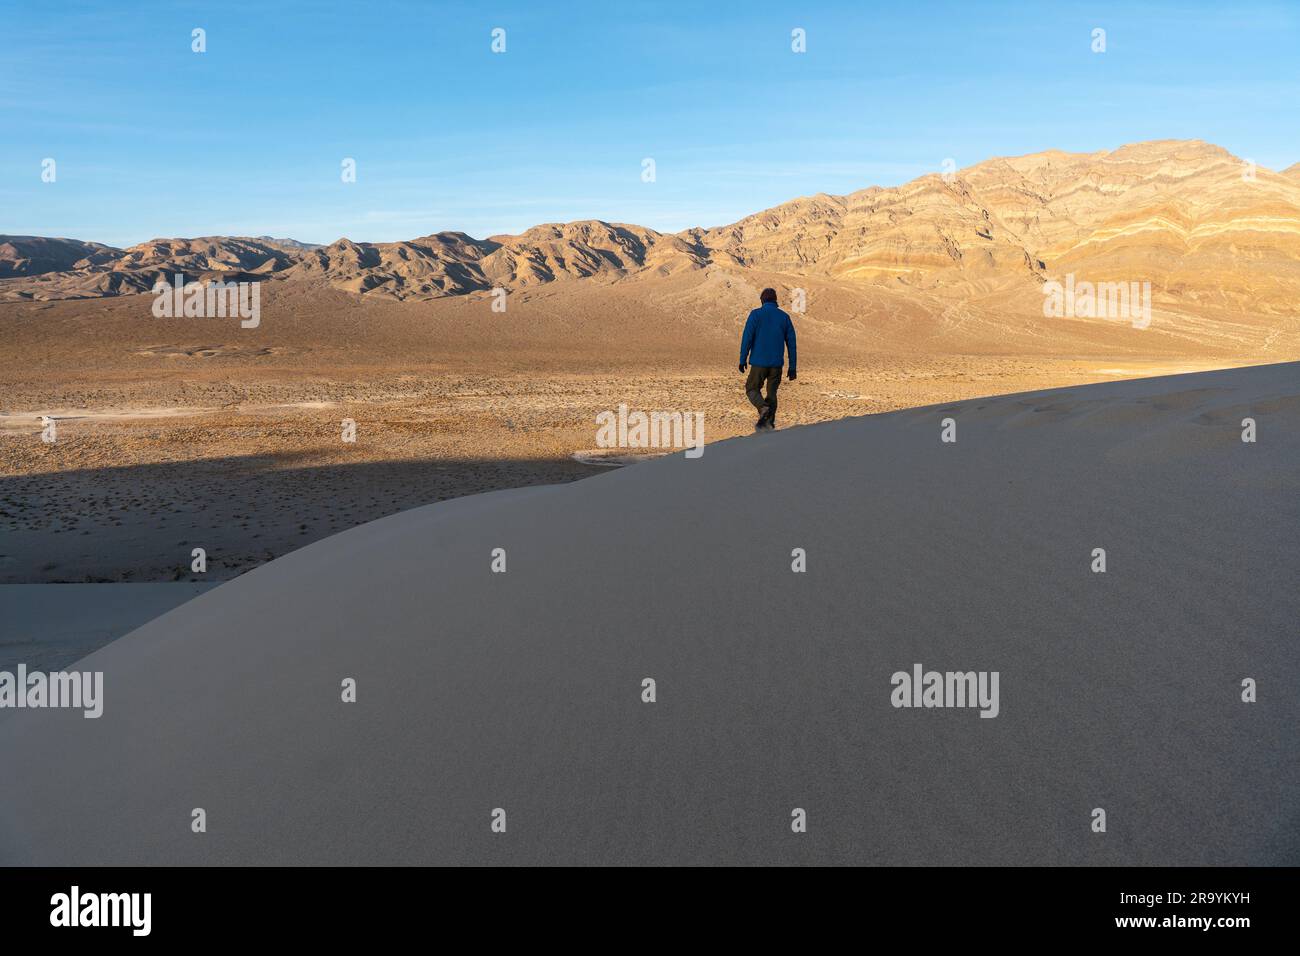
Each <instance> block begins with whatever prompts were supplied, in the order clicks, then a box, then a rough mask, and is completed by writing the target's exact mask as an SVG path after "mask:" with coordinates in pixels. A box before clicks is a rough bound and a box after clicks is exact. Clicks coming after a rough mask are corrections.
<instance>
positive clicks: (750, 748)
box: [0, 363, 1300, 866]
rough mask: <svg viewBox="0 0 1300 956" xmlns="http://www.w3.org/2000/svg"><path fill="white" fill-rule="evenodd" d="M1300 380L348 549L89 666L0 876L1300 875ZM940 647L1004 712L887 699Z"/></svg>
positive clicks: (505, 507)
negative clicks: (649, 699) (502, 817)
mask: <svg viewBox="0 0 1300 956" xmlns="http://www.w3.org/2000/svg"><path fill="white" fill-rule="evenodd" d="M1297 373H1300V364H1297V363H1292V364H1279V365H1269V366H1259V367H1252V368H1238V369H1229V370H1222V371H1214V372H1205V373H1199V374H1192V375H1176V376H1169V377H1163V378H1152V379H1142V380H1132V381H1123V382H1113V383H1107V384H1102V385H1087V386H1082V387H1073V388H1066V389H1055V390H1050V391H1045V392H1033V393H1023V394H1015V395H1003V396H997V397H992V398H980V399H972V400H969V401H963V402H955V403H948V404H945V405H941V406H931V407H927V408H916V409H907V410H903V411H898V412H893V413H889V414H885V415H875V416H866V417H860V418H852V419H843V420H840V421H835V422H827V423H823V424H820V425H813V426H808V427H803V428H795V429H791V430H788V431H781V432H776V433H774V434H770V435H762V436H757V437H753V438H747V439H739V440H731V441H725V442H721V443H715V444H711V445H710V446H709V447H708V448H707V449H706V451H705V454H704V455H703V457H702V458H699V459H695V460H688V459H685V458H684V457H682V456H681V455H674V456H672V457H670V458H663V459H658V460H655V461H652V462H648V463H645V464H642V465H637V466H635V467H633V468H627V469H622V470H618V471H613V472H606V473H603V474H601V475H599V476H597V477H594V478H590V479H586V480H583V481H581V482H577V483H574V484H569V485H562V486H551V487H539V488H528V489H518V490H513V491H507V492H499V493H495V494H490V495H480V496H475V497H469V498H460V499H456V500H454V501H450V502H445V503H442V504H437V505H431V506H427V507H423V508H417V509H415V510H411V511H407V512H403V513H402V514H400V515H394V516H392V517H389V518H385V519H381V520H379V521H375V522H371V523H369V524H366V525H363V526H361V527H358V528H354V529H352V530H350V531H347V532H344V533H342V534H339V535H336V536H334V537H331V538H328V539H325V540H322V541H320V542H317V543H316V544H314V545H311V546H309V547H306V548H303V549H302V550H300V551H297V552H295V553H293V554H290V555H287V556H286V557H283V558H280V559H278V560H276V561H274V562H272V563H271V564H269V565H267V566H265V567H263V568H260V569H258V570H256V571H253V572H251V573H249V574H246V575H244V576H242V577H240V578H238V579H236V580H234V581H231V582H228V583H226V584H223V585H221V586H220V587H218V588H216V589H214V590H212V591H210V592H208V593H206V594H204V595H202V596H200V597H198V598H196V599H195V600H193V601H191V602H190V603H188V604H186V605H183V606H182V607H180V608H178V609H177V610H175V611H173V612H171V613H169V614H167V615H165V616H164V617H162V618H159V619H158V620H156V621H153V622H151V623H149V624H147V625H145V626H144V627H142V628H140V629H139V630H136V631H134V632H132V633H131V634H129V635H127V636H125V637H123V638H121V639H119V640H117V641H115V642H113V643H112V644H109V645H108V646H107V647H104V648H103V649H101V650H99V651H98V652H96V653H94V654H92V655H91V656H89V657H87V658H85V659H84V660H82V661H81V662H80V663H79V664H78V665H77V666H78V668H80V669H84V670H96V671H102V672H103V673H104V697H105V703H104V713H103V716H102V717H101V718H99V719H96V720H86V719H84V718H83V717H82V715H81V713H80V712H70V711H51V710H28V711H8V712H0V759H3V761H4V765H5V766H6V767H16V768H30V772H25V773H15V774H12V775H11V776H10V777H9V778H8V779H7V780H6V784H5V787H4V789H3V794H2V795H0V862H2V863H6V864H14V863H19V864H42V865H61V864H63V865H66V864H76V865H82V866H84V865H93V864H187V865H213V864H271V863H275V864H357V863H380V862H383V863H389V864H393V863H434V864H452V863H462V864H464V863H469V864H488V863H514V864H542V863H583V864H593V863H605V864H631V863H639V864H647V863H651V864H668V863H672V864H706V863H714V864H716V863H740V864H767V863H855V864H1009V865H1020V864H1035V863H1037V864H1043V863H1051V864H1058V865H1059V864H1077V865H1176V864H1184V865H1207V864H1212V865H1234V864H1236V865H1240V864H1250V865H1270V864H1273V865H1277V864H1290V865H1295V864H1296V863H1297V862H1300V835H1298V834H1297V831H1296V828H1295V826H1294V821H1295V818H1296V813H1297V810H1298V809H1300V807H1298V806H1297V797H1296V794H1297V793H1300V786H1298V785H1300V760H1297V759H1296V757H1297V752H1296V737H1295V734H1294V728H1295V726H1296V725H1297V722H1298V720H1300V660H1298V659H1297V657H1296V655H1295V654H1294V652H1293V649H1294V628H1295V621H1296V619H1297V616H1298V615H1300V593H1298V592H1297V591H1296V589H1295V587H1294V581H1295V575H1296V572H1297V571H1300V551H1298V549H1297V542H1296V539H1295V533H1294V530H1295V527H1296V526H1297V523H1298V522H1300V494H1298V493H1297V492H1298V491H1300V479H1298V478H1297V476H1298V475H1300V468H1297V465H1298V464H1300V375H1298V374H1297ZM1245 417H1251V418H1253V419H1255V421H1256V423H1257V439H1258V440H1257V441H1256V442H1255V443H1245V442H1243V441H1242V440H1241V429H1242V419H1243V418H1245ZM945 418H952V419H953V420H954V421H955V422H956V427H957V441H956V442H955V443H951V444H948V443H943V442H941V441H940V433H941V421H942V420H943V419H945ZM756 511H758V512H761V513H763V514H765V515H766V518H765V519H764V520H763V522H762V527H761V530H756V529H755V517H754V515H755V513H756ZM1097 547H1104V548H1105V549H1106V551H1107V554H1108V561H1109V567H1108V569H1107V572H1106V573H1104V574H1097V573H1093V571H1092V570H1091V568H1090V565H1091V562H1092V560H1093V549H1094V548H1097ZM494 548H504V549H505V550H506V553H507V555H508V562H509V563H508V570H507V572H506V573H504V574H494V573H493V572H492V571H491V569H490V562H491V559H492V550H493V549H494ZM793 548H802V549H804V550H805V552H806V557H807V571H806V572H805V573H801V574H794V573H792V572H791V551H792V549H793ZM559 554H562V555H563V558H564V560H563V561H560V560H557V559H556V558H557V555H559ZM917 663H920V664H922V665H924V666H925V667H927V668H935V669H937V670H940V671H946V670H952V669H956V670H963V671H964V670H968V669H971V670H980V671H996V672H998V673H999V674H1000V678H1001V680H1000V687H1001V701H1000V708H999V713H998V716H997V717H996V718H995V719H981V718H980V717H979V716H978V714H976V713H975V712H973V711H969V710H966V711H963V710H899V709H897V708H895V707H893V706H892V705H891V674H893V673H894V672H897V671H910V670H911V669H912V668H913V666H914V665H915V664H917ZM647 677H649V678H653V679H654V680H655V681H656V687H657V699H656V701H655V703H652V704H651V703H644V702H643V701H642V696H641V695H642V690H643V681H644V679H645V678H647ZM1246 677H1250V678H1253V679H1255V680H1257V681H1258V685H1259V688H1260V698H1259V703H1257V704H1246V703H1243V702H1242V701H1241V699H1240V693H1241V681H1242V679H1243V678H1246ZM345 678H352V679H355V681H356V686H357V699H356V702H355V703H343V702H342V700H341V697H340V687H341V686H342V682H343V680H344V679H345ZM195 807H202V808H204V810H205V811H206V814H207V820H208V827H207V832H206V833H204V834H195V833H193V832H191V830H190V821H191V811H192V809H193V808H195ZM796 807H798V808H802V809H804V810H805V811H806V812H807V818H808V821H809V826H808V832H807V833H806V834H802V835H794V834H792V833H791V830H790V819H791V812H792V808H796ZM1095 807H1103V808H1105V809H1106V811H1107V814H1108V830H1107V832H1106V833H1105V834H1095V833H1092V832H1091V830H1090V822H1091V812H1092V809H1093V808H1095ZM496 808H501V809H503V810H504V811H505V812H506V814H507V819H508V828H507V832H506V833H504V834H499V833H493V832H492V831H491V829H490V823H491V819H492V814H493V812H494V810H495V809H496Z"/></svg>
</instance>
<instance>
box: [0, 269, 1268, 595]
mask: <svg viewBox="0 0 1300 956" xmlns="http://www.w3.org/2000/svg"><path fill="white" fill-rule="evenodd" d="M698 283H699V284H698V285H697V286H691V287H686V288H683V287H681V286H680V285H665V286H664V287H663V288H662V289H659V288H658V287H653V288H652V292H654V294H653V295H647V293H645V292H644V291H640V289H641V287H637V289H638V291H637V293H636V296H634V297H629V295H630V294H629V293H626V292H623V291H621V287H618V286H614V287H607V288H604V289H599V288H595V289H592V288H588V287H586V286H583V285H582V284H570V285H569V286H568V287H567V288H566V290H562V291H561V293H553V292H551V291H549V290H548V291H547V292H546V293H545V294H539V295H537V296H535V297H533V298H527V297H523V298H521V300H520V301H519V302H517V303H516V304H515V305H513V306H512V307H511V308H512V311H511V313H510V314H509V315H508V316H501V315H494V314H493V313H492V312H491V311H490V308H489V306H488V304H487V302H486V300H483V299H477V300H476V299H475V297H470V296H466V297H459V298H456V299H446V300H436V301H434V302H425V303H384V302H371V301H369V300H367V299H365V298H361V297H356V296H351V295H347V294H344V293H340V292H337V291H334V290H323V291H322V290H319V289H314V288H299V287H296V286H294V285H293V284H291V283H282V284H279V285H276V286H274V287H272V288H271V289H270V291H269V292H268V294H267V296H266V298H265V300H264V319H263V322H262V325H261V327H259V328H258V329H255V330H243V329H240V328H239V327H238V325H237V322H236V321H235V320H217V319H200V320H191V321H189V322H185V321H184V320H172V321H170V322H168V321H165V320H164V321H160V320H156V319H153V318H152V317H151V316H150V315H149V306H150V303H151V301H152V299H151V297H150V296H147V295H142V296H124V297H120V298H116V299H99V300H85V301H63V302H51V303H35V304H5V305H0V328H2V329H3V332H4V340H5V347H4V349H3V350H0V530H2V531H3V535H2V536H0V583H6V584H8V583H38V582H115V581H132V582H153V581H174V580H192V581H219V580H225V579H229V578H231V577H234V576H237V575H238V574H240V573H242V572H244V571H247V570H249V569H251V568H253V567H256V566H258V565H260V564H263V563H265V562H266V561H269V560H271V559H272V558H275V557H278V556H280V555H283V554H286V553H288V552H291V551H293V550H295V549H297V548H300V547H302V546H304V545H306V544H310V543H311V542H313V541H316V540H318V539H320V538H323V537H326V536H328V535H330V534H333V533H335V532H338V531H341V530H343V529H346V528H349V527H352V526H355V525H358V524H362V523H364V522H367V521H371V520H373V519H376V518H379V517H382V516H384V515H389V514H393V513H395V512H398V511H402V510H405V509H408V508H413V507H416V506H419V505H423V504H428V503H431V502H435V501H441V500H444V499H448V498H454V497H459V496H462V495H469V494H475V493H479V492H485V491H492V490H497V489H502V488H511V487H519V486H525V485H537V484H551V483H557V482H566V481H573V480H576V479H579V478H584V477H587V476H589V475H592V474H596V473H598V472H600V471H603V470H605V469H606V468H607V467H608V464H605V465H599V464H591V463H589V462H588V461H585V460H584V458H585V457H586V456H588V455H590V454H591V453H593V452H599V451H600V450H599V449H597V439H596V432H597V426H596V415H597V414H598V413H600V412H602V411H616V410H617V409H618V408H619V406H620V404H626V405H627V406H628V408H629V409H630V410H642V411H654V410H667V411H681V412H685V413H690V412H702V413H703V414H704V423H705V424H704V428H705V440H706V442H712V441H716V440H719V439H724V438H729V437H734V436H737V435H742V434H747V433H749V432H751V430H752V425H753V420H754V417H755V416H754V412H753V409H752V408H751V407H750V405H749V403H748V402H747V401H746V399H745V397H744V394H743V390H742V381H743V376H741V374H740V373H739V372H738V370H737V368H736V352H737V342H738V338H739V328H740V325H741V323H742V322H743V317H744V314H745V311H746V309H747V308H748V307H749V305H750V304H752V301H753V298H754V297H756V293H755V290H754V288H752V287H750V286H747V285H743V284H736V283H733V280H731V279H728V278H725V277H723V278H718V277H705V278H702V279H699V280H698ZM854 294H856V293H852V292H851V291H850V292H845V291H844V290H842V289H838V288H830V289H827V290H825V291H822V292H819V293H818V295H819V296H820V299H819V300H818V301H820V302H827V303H829V305H827V306H825V312H824V315H826V316H828V318H821V317H819V315H818V314H815V313H810V314H809V315H806V316H799V317H797V318H798V325H799V328H800V363H799V364H800V375H799V378H798V380H797V381H796V382H788V381H786V382H783V383H782V385H781V391H780V401H781V411H780V417H779V425H780V426H781V427H783V428H788V427H790V426H794V425H802V424H808V423H812V422H819V421H826V420H829V419H837V418H844V417H847V416H854V415H864V414H869V413H876V412H884V411H890V410H893V409H899V408H905V407H909V406H921V405H929V404H936V403H943V402H949V401H955V400H960V399H967V398H973V397H978V396H985V395H994V394H1005V393H1012V392H1021V391H1030V390H1034V389H1042V388H1049V387H1055V386H1065V385H1075V384H1081V383H1087V382H1100V381H1110V380H1115V379H1122V378H1136V377H1143V376H1150V375H1161V374H1171V373H1177V372H1184V371H1198V370H1203V369H1209V368H1216V367H1225V366H1232V365H1244V364H1252V358H1251V357H1249V356H1247V355H1245V354H1243V352H1242V350H1241V348H1239V347H1234V348H1210V347H1206V346H1205V345H1204V344H1203V343H1195V342H1193V343H1192V344H1191V345H1187V344H1185V343H1183V342H1182V340H1181V339H1179V338H1178V336H1175V335H1168V336H1165V337H1163V338H1162V337H1161V336H1160V335H1159V334H1156V333H1153V334H1151V335H1138V334H1135V333H1133V332H1131V331H1129V330H1124V329H1120V330H1118V331H1114V332H1111V331H1109V330H1102V331H1104V332H1106V335H1109V336H1110V337H1109V338H1107V337H1105V336H1102V335H1101V333H1100V332H1097V331H1096V330H1095V329H1094V328H1093V327H1091V326H1088V327H1085V326H1083V325H1081V324H1080V325H1078V326H1077V329H1082V330H1083V331H1082V332H1079V331H1077V329H1076V331H1074V332H1072V336H1073V337H1070V336H1066V337H1065V338H1063V339H1062V340H1060V341H1056V342H1047V343H1045V344H1044V343H1042V341H1041V339H1042V336H1040V335H1039V334H1038V333H1037V330H1036V329H1035V328H1034V327H1033V326H1032V325H1026V323H1025V322H1023V321H1020V322H1019V325H1016V324H1014V323H1010V322H1008V323H1006V324H1004V325H998V324H997V323H996V322H993V321H991V320H989V319H988V318H987V316H986V315H984V314H981V316H982V317H981V316H977V317H974V318H972V317H971V315H970V314H968V313H967V312H962V313H961V314H960V315H958V316H957V317H956V318H953V317H952V316H951V314H950V313H952V309H951V308H950V307H944V308H943V309H940V308H938V307H937V306H935V307H933V308H928V310H927V308H921V307H920V306H919V305H917V304H916V303H917V302H919V301H920V300H919V299H911V298H909V299H908V300H906V302H905V303H903V304H901V305H899V307H898V308H897V309H894V310H893V311H889V312H888V313H887V314H886V312H884V311H882V312H880V314H879V315H876V316H875V317H869V318H867V319H864V318H863V317H862V316H863V314H865V313H861V312H859V311H857V310H859V309H860V308H861V309H867V308H868V306H861V305H860V304H859V302H858V300H857V299H855V298H852V295H854ZM836 296H841V297H842V298H840V299H837V298H835V297H836ZM647 303H650V304H647ZM701 303H703V305H701ZM868 305H869V306H870V308H879V309H884V306H880V305H879V304H878V303H877V304H875V305H871V304H870V303H869V304H868ZM909 309H911V310H913V311H912V312H909V311H908V310H909ZM1157 328H1159V327H1157ZM593 330H595V331H593ZM934 336H940V337H941V338H942V339H943V341H945V342H947V343H949V345H948V346H947V347H946V348H947V351H946V352H942V353H937V352H935V350H934V348H933V340H934ZM963 336H967V337H966V338H963ZM1003 340H1006V341H1009V342H1012V343H1013V344H1015V347H1016V349H1017V350H1018V352H1017V354H998V352H997V351H996V346H997V343H998V342H999V341H1003ZM918 343H919V344H918ZM954 349H959V350H960V349H964V350H965V352H964V353H963V352H961V351H954ZM1066 349H1069V350H1072V351H1069V352H1067V353H1066V354H1067V355H1068V357H1062V354H1061V353H1062V352H1063V351H1064V350H1066ZM1144 349H1145V350H1147V352H1146V354H1144V352H1143V350H1144ZM1283 357H1287V356H1279V355H1276V354H1265V355H1263V356H1261V357H1257V358H1254V359H1253V361H1269V360H1272V361H1277V360H1279V359H1280V358H1283ZM43 415H46V416H49V417H50V418H52V419H54V420H55V423H56V429H57V432H56V441H54V442H53V443H46V442H44V441H42V437H41V433H42V422H41V416H43ZM345 419H351V420H353V421H355V422H356V429H357V430H356V441H355V442H352V443H348V442H345V441H343V437H342V436H343V429H342V422H343V421H344V420H345ZM614 451H615V452H618V453H626V452H631V453H636V452H637V451H638V450H636V449H615V450H614ZM648 451H651V452H653V449H651V450H648ZM195 548H203V549H204V551H205V552H206V555H207V570H206V572H205V573H203V574H195V573H192V571H191V561H192V558H191V555H192V552H193V550H194V549H195Z"/></svg>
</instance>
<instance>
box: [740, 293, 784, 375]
mask: <svg viewBox="0 0 1300 956" xmlns="http://www.w3.org/2000/svg"><path fill="white" fill-rule="evenodd" d="M786 349H789V350H790V371H792V372H797V371H798V368H797V367H796V365H795V347H794V323H793V322H791V321H790V316H788V315H786V314H785V313H784V312H782V311H781V310H780V309H778V308H777V307H776V303H775V302H764V303H763V304H762V305H761V306H759V307H758V308H757V309H755V310H754V311H753V312H751V313H749V318H748V319H746V320H745V334H744V335H742V336H741V337H740V364H741V365H763V366H767V367H768V368H780V367H781V366H782V365H784V364H785V350H786Z"/></svg>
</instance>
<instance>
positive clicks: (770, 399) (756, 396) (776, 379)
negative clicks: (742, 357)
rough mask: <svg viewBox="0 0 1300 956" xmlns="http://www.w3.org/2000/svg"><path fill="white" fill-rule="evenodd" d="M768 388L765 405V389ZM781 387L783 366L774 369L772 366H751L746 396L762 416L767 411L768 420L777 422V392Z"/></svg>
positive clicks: (746, 384)
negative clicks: (763, 391) (763, 390)
mask: <svg viewBox="0 0 1300 956" xmlns="http://www.w3.org/2000/svg"><path fill="white" fill-rule="evenodd" d="M764 386H766V387H767V403H766V406H764V403H763V393H762V389H763V387H764ZM780 386H781V366H779V365H777V366H776V367H772V366H770V365H751V366H750V367H749V377H748V378H747V379H745V394H746V395H748V396H749V400H750V401H751V402H752V403H753V404H754V407H755V408H757V409H758V411H759V414H762V413H763V412H764V411H765V410H766V409H770V411H769V412H768V420H769V421H773V422H775V421H776V390H777V389H778V388H780Z"/></svg>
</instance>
